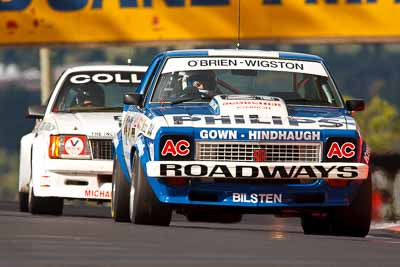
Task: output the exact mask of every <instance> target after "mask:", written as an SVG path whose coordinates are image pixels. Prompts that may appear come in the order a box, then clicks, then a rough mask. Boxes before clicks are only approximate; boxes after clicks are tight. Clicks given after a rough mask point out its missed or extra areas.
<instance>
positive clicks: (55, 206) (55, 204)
mask: <svg viewBox="0 0 400 267" xmlns="http://www.w3.org/2000/svg"><path fill="white" fill-rule="evenodd" d="M28 206H29V211H30V212H31V213H32V214H49V215H57V216H59V215H61V214H62V212H63V207H64V199H63V198H58V197H37V196H35V191H34V189H33V185H32V182H31V184H30V186H29V196H28Z"/></svg>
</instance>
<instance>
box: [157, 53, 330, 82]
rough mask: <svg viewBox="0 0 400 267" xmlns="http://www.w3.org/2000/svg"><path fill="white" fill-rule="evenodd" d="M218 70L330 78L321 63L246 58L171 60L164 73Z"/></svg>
mask: <svg viewBox="0 0 400 267" xmlns="http://www.w3.org/2000/svg"><path fill="white" fill-rule="evenodd" d="M218 69H230V70H264V71H283V72H297V73H306V74H314V75H320V76H325V77H328V74H327V73H326V71H325V68H324V67H323V66H322V64H321V63H319V62H309V61H300V60H297V61H296V60H281V59H265V58H246V57H195V58H170V59H168V61H167V63H166V65H165V67H164V69H163V71H162V73H170V72H177V71H191V70H218Z"/></svg>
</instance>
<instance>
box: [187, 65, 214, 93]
mask: <svg viewBox="0 0 400 267" xmlns="http://www.w3.org/2000/svg"><path fill="white" fill-rule="evenodd" d="M188 76H189V77H188V78H187V83H188V86H190V87H195V88H196V89H197V90H198V91H199V93H200V94H201V95H210V94H211V95H214V94H215V91H216V89H217V79H216V76H215V73H214V71H212V70H201V71H193V72H190V73H188Z"/></svg>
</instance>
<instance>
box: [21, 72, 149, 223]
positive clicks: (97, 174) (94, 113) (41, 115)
mask: <svg viewBox="0 0 400 267" xmlns="http://www.w3.org/2000/svg"><path fill="white" fill-rule="evenodd" d="M145 71H146V67H142V66H86V67H75V68H70V69H68V70H67V71H65V72H64V73H63V74H62V75H61V77H60V79H59V80H58V82H57V84H56V86H55V88H54V90H53V92H52V94H51V96H50V98H49V101H48V103H47V106H30V107H29V108H28V114H27V117H28V118H35V119H37V123H36V125H35V127H34V129H33V131H32V132H31V133H29V134H27V135H25V136H24V137H22V139H21V151H20V166H19V205H20V210H21V211H25V212H27V211H30V212H31V213H33V214H53V215H60V214H62V211H63V206H64V198H69V199H87V200H97V201H109V200H110V199H111V178H112V168H113V161H112V158H113V145H112V138H113V136H114V135H115V133H116V132H117V131H118V129H119V127H120V123H121V112H122V106H123V103H122V101H123V96H124V95H125V94H126V93H129V92H132V91H134V90H135V88H136V87H137V86H138V85H139V83H140V80H141V79H142V76H143V75H144V72H145Z"/></svg>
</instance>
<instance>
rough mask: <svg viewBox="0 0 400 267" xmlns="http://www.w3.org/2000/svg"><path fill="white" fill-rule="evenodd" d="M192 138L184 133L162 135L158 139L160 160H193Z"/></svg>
mask: <svg viewBox="0 0 400 267" xmlns="http://www.w3.org/2000/svg"><path fill="white" fill-rule="evenodd" d="M193 155H194V143H193V138H191V137H189V136H186V135H164V136H162V137H161V140H160V160H193Z"/></svg>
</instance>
